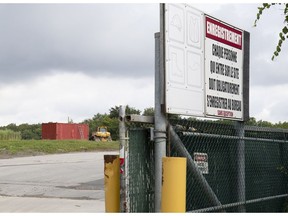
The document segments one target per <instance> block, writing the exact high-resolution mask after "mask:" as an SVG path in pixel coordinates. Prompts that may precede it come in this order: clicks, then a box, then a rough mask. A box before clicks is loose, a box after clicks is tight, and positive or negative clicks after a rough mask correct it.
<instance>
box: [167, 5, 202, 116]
mask: <svg viewBox="0 0 288 216" xmlns="http://www.w3.org/2000/svg"><path fill="white" fill-rule="evenodd" d="M165 10H166V11H165V29H166V31H165V63H166V64H165V67H166V68H165V76H166V89H165V90H166V112H167V113H175V114H184V115H194V116H203V114H204V101H203V98H204V28H203V23H204V19H203V18H204V16H203V13H202V12H200V11H198V10H195V9H193V8H191V7H190V6H188V5H184V4H168V5H167V4H165Z"/></svg>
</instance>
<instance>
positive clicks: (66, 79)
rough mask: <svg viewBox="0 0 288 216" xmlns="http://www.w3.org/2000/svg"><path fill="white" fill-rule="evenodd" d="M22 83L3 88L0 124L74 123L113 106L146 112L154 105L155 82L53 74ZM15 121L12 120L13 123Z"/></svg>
mask: <svg viewBox="0 0 288 216" xmlns="http://www.w3.org/2000/svg"><path fill="white" fill-rule="evenodd" d="M51 73H52V74H53V75H49V76H42V77H41V78H37V79H34V80H31V81H29V82H25V83H22V84H13V85H12V84H10V85H6V86H4V87H2V88H0V101H1V104H5V106H1V107H0V113H1V116H2V117H1V120H0V125H7V124H9V123H16V124H21V123H25V122H29V123H42V122H66V121H67V118H68V116H69V117H70V118H72V119H73V120H74V122H81V121H83V120H84V119H87V118H92V117H93V116H94V115H95V114H97V113H102V114H103V113H109V109H110V108H111V107H114V106H116V105H117V106H119V105H126V104H129V106H132V107H135V108H137V109H140V110H142V111H143V110H144V109H145V108H147V107H151V106H153V105H154V91H153V87H154V79H153V78H151V77H147V78H139V79H133V78H128V77H126V78H107V77H106V78H105V77H104V78H103V77H96V76H95V77H91V76H87V75H85V74H83V73H81V72H78V73H70V72H66V71H54V72H51ZM11 119H13V121H11Z"/></svg>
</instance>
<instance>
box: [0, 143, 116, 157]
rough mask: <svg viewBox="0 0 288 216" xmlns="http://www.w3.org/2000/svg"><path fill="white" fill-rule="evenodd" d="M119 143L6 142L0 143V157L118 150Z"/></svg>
mask: <svg viewBox="0 0 288 216" xmlns="http://www.w3.org/2000/svg"><path fill="white" fill-rule="evenodd" d="M118 149H119V142H117V141H112V142H93V141H86V140H7V141H3V140H1V141H0V155H2V157H3V155H4V156H5V155H6V156H27V155H39V154H57V153H68V152H85V151H106V150H118Z"/></svg>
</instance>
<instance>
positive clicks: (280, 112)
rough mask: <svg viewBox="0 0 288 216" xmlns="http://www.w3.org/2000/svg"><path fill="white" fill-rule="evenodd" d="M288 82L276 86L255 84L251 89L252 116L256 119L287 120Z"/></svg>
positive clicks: (274, 121)
mask: <svg viewBox="0 0 288 216" xmlns="http://www.w3.org/2000/svg"><path fill="white" fill-rule="evenodd" d="M287 98H288V83H286V84H283V85H275V86H254V87H252V88H251V91H250V116H253V117H255V118H256V119H258V120H260V119H262V120H266V121H271V122H273V123H277V122H279V121H282V122H283V121H287V116H288V110H287V107H288V101H287Z"/></svg>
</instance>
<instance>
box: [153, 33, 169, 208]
mask: <svg viewBox="0 0 288 216" xmlns="http://www.w3.org/2000/svg"><path fill="white" fill-rule="evenodd" d="M160 46H161V41H160V33H155V113H154V120H155V131H154V141H155V212H160V211H161V193H162V158H163V157H165V156H166V139H167V138H166V117H165V114H164V113H163V112H162V109H161V107H162V105H164V68H163V55H161V54H160V51H161V48H160Z"/></svg>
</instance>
